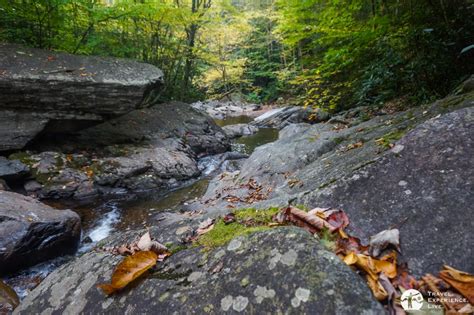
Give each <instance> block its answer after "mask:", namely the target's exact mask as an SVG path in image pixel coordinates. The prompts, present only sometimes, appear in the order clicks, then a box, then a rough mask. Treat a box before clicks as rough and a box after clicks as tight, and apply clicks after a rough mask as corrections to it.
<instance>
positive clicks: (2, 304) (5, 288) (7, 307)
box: [0, 280, 20, 314]
mask: <svg viewBox="0 0 474 315" xmlns="http://www.w3.org/2000/svg"><path fill="white" fill-rule="evenodd" d="M18 304H20V299H19V298H18V295H17V294H16V292H15V291H14V290H13V289H12V288H11V287H10V286H9V285H7V284H6V283H4V282H3V281H2V280H0V314H3V312H5V314H9V313H10V312H12V311H13V310H14V309H15V308H16V307H17V306H18Z"/></svg>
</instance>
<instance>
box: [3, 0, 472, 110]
mask: <svg viewBox="0 0 474 315" xmlns="http://www.w3.org/2000/svg"><path fill="white" fill-rule="evenodd" d="M473 16H474V2H472V0H450V1H446V0H417V1H415V0H256V1H250V0H214V1H212V0H102V1H99V0H43V1H34V0H0V40H1V41H8V42H16V43H22V44H25V45H29V46H34V47H39V48H47V49H55V50H60V51H66V52H71V53H80V54H91V55H101V56H115V57H126V58H133V59H137V60H142V61H144V62H148V63H152V64H154V65H156V66H158V67H160V68H161V69H162V70H163V71H164V73H165V77H166V86H165V89H164V91H163V94H162V98H163V99H181V100H195V99H199V98H204V97H218V96H220V95H225V94H228V93H232V92H235V93H241V94H242V95H244V97H245V98H247V99H248V100H250V101H254V102H274V101H277V100H284V101H285V102H289V103H294V104H301V105H306V106H318V107H326V108H329V109H332V110H339V109H343V108H348V107H352V106H357V105H377V104H381V103H384V102H387V101H396V102H401V103H403V104H407V105H416V104H419V103H423V102H427V101H430V100H432V99H434V98H437V97H440V96H443V95H446V94H447V93H448V92H449V91H450V90H451V89H452V88H453V87H454V86H455V85H456V84H458V83H459V82H460V81H461V80H463V79H464V78H465V77H467V76H468V75H470V74H472V73H474V60H473V59H474V19H473V18H472V17H473Z"/></svg>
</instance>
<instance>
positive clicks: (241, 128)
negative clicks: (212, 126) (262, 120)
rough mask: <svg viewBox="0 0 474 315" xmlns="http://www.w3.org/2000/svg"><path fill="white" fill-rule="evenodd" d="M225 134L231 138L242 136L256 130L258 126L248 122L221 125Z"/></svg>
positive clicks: (251, 133)
mask: <svg viewBox="0 0 474 315" xmlns="http://www.w3.org/2000/svg"><path fill="white" fill-rule="evenodd" d="M222 129H223V130H224V132H225V133H226V135H227V136H228V137H229V138H231V139H233V138H238V137H242V136H250V135H253V134H254V133H256V132H257V131H258V127H256V126H252V125H250V124H236V125H227V126H224V127H222Z"/></svg>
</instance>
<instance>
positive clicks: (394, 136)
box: [375, 128, 408, 148]
mask: <svg viewBox="0 0 474 315" xmlns="http://www.w3.org/2000/svg"><path fill="white" fill-rule="evenodd" d="M407 131H408V128H407V129H402V130H396V131H392V132H389V133H387V134H385V135H384V136H383V137H382V138H379V139H377V140H375V143H377V144H378V145H380V146H382V147H384V148H391V147H392V145H393V144H394V142H395V141H397V140H400V139H401V138H402V137H403V136H404V135H405V134H406V133H407Z"/></svg>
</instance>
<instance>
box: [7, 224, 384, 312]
mask: <svg viewBox="0 0 474 315" xmlns="http://www.w3.org/2000/svg"><path fill="white" fill-rule="evenodd" d="M120 259H121V258H120V257H117V256H111V255H110V254H107V253H104V252H90V253H87V254H85V255H84V256H82V257H80V258H78V259H76V260H75V261H73V262H71V263H69V264H67V265H66V266H64V267H63V268H61V269H59V270H57V271H55V272H53V273H52V274H51V275H50V276H49V277H48V278H46V279H45V280H44V281H43V282H42V283H41V284H40V285H39V286H38V287H37V288H36V289H35V290H34V291H33V292H32V293H31V294H30V295H28V296H27V297H26V299H25V300H24V301H23V302H22V304H21V305H20V306H19V307H18V308H17V309H16V310H15V314H27V313H38V312H42V311H46V312H52V313H54V312H61V313H67V314H78V313H110V314H112V313H117V312H120V313H123V312H125V313H127V314H128V313H130V314H131V313H141V314H152V313H156V312H157V310H159V312H160V313H164V314H171V313H175V312H176V313H182V314H188V313H198V314H201V313H210V314H222V313H230V314H237V313H243V314H261V313H272V314H278V313H285V314H291V313H295V314H296V313H298V314H301V313H312V312H314V311H315V310H317V311H318V313H321V314H382V313H384V309H383V307H382V306H381V305H380V304H379V303H378V302H377V301H376V300H374V299H373V298H372V295H371V293H370V291H369V289H368V287H367V286H366V284H365V283H364V282H363V280H362V279H361V278H360V277H358V276H357V275H356V274H355V273H354V272H352V271H351V270H350V268H349V267H347V266H346V265H344V263H343V262H342V261H341V260H340V259H339V258H337V256H335V255H334V254H332V253H330V252H328V251H326V250H325V249H324V248H323V247H321V245H319V244H318V242H317V240H315V239H314V237H312V236H311V235H310V234H308V233H306V232H305V231H302V230H300V229H296V228H278V229H274V230H269V231H265V232H260V233H256V234H253V235H250V236H249V237H247V238H244V237H240V238H236V239H234V240H232V241H231V242H230V243H229V244H228V245H226V246H225V247H223V248H218V249H215V250H213V251H211V252H207V253H204V252H202V251H201V250H200V249H198V248H195V249H188V250H183V251H181V252H179V253H177V254H175V255H173V256H171V257H170V258H169V259H168V260H166V261H165V262H164V263H158V265H157V269H156V270H154V271H152V273H151V274H150V275H148V276H145V277H143V278H142V279H141V280H139V281H138V282H137V283H136V284H135V285H132V286H131V287H130V288H127V289H125V290H124V291H123V292H121V293H119V294H116V295H114V296H111V297H106V296H104V294H103V293H102V292H101V291H100V290H99V289H98V288H97V287H96V284H97V283H103V282H108V281H109V279H110V275H111V273H112V271H113V269H114V265H116V264H117V263H118V261H119V260H120ZM216 266H217V268H216ZM341 284H344V285H341Z"/></svg>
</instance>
